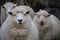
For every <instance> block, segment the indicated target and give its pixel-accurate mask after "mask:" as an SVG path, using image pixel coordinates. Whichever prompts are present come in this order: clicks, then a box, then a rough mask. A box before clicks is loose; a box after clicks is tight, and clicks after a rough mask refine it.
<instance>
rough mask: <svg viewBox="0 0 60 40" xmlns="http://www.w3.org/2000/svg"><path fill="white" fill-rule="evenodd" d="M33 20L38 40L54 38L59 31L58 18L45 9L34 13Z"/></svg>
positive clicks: (59, 22) (51, 39)
mask: <svg viewBox="0 0 60 40" xmlns="http://www.w3.org/2000/svg"><path fill="white" fill-rule="evenodd" d="M33 21H34V22H35V24H36V26H37V28H38V30H39V35H40V36H39V38H40V40H54V38H55V37H57V36H58V35H59V33H60V32H59V29H60V21H59V19H58V18H57V17H55V16H54V15H52V14H49V13H48V12H47V11H45V10H39V11H38V12H37V13H35V16H34V19H33Z"/></svg>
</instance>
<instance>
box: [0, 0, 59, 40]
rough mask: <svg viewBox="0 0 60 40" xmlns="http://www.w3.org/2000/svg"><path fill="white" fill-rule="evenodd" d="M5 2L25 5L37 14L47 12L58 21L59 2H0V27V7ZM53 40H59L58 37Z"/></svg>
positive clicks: (21, 0) (12, 0)
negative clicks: (40, 11)
mask: <svg viewBox="0 0 60 40" xmlns="http://www.w3.org/2000/svg"><path fill="white" fill-rule="evenodd" d="M6 2H13V3H17V4H18V5H27V6H30V7H31V8H33V9H34V11H35V12H38V11H39V10H40V9H44V10H47V11H48V12H49V13H50V14H53V15H55V16H56V17H57V18H58V19H60V0H0V25H1V6H2V5H3V4H4V3H6ZM55 40H60V37H58V38H57V39H55Z"/></svg>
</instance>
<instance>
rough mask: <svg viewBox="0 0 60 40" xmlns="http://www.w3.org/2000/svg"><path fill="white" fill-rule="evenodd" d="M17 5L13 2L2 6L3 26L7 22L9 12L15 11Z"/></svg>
mask: <svg viewBox="0 0 60 40" xmlns="http://www.w3.org/2000/svg"><path fill="white" fill-rule="evenodd" d="M16 5H17V4H14V3H11V2H6V3H5V4H3V6H1V24H3V22H4V21H5V19H6V17H7V15H8V12H9V11H10V10H11V9H13V8H14V7H15V6H16Z"/></svg>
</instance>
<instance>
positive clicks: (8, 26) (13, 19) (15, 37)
mask: <svg viewBox="0 0 60 40" xmlns="http://www.w3.org/2000/svg"><path fill="white" fill-rule="evenodd" d="M27 8H28V9H27ZM29 8H30V7H28V6H17V7H15V8H13V9H12V10H11V11H10V12H9V16H8V17H7V19H6V20H5V22H4V23H3V25H2V26H1V37H2V38H1V39H2V40H38V29H37V27H36V25H35V24H34V22H33V20H32V19H31V17H30V14H29V13H31V12H32V11H31V10H32V9H31V10H29Z"/></svg>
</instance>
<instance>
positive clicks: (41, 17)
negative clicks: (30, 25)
mask: <svg viewBox="0 0 60 40" xmlns="http://www.w3.org/2000/svg"><path fill="white" fill-rule="evenodd" d="M49 16H50V15H49V14H48V12H46V11H44V10H40V11H39V12H38V13H36V15H35V18H36V19H35V20H36V22H37V23H38V24H40V25H44V24H46V23H47V21H48V19H49Z"/></svg>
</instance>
